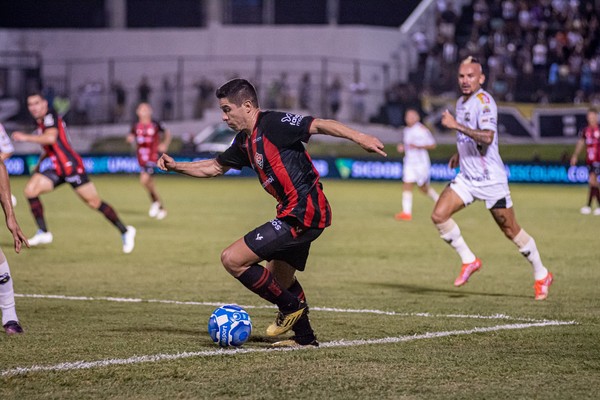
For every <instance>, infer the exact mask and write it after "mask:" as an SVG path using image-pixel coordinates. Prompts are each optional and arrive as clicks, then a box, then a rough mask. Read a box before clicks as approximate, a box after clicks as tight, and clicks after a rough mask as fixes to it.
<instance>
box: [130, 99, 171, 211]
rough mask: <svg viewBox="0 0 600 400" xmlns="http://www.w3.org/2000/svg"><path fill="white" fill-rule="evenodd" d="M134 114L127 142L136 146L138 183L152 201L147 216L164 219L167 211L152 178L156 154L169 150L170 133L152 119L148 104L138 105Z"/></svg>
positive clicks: (156, 159)
mask: <svg viewBox="0 0 600 400" xmlns="http://www.w3.org/2000/svg"><path fill="white" fill-rule="evenodd" d="M135 112H136V114H137V117H138V121H137V122H136V123H135V124H133V125H132V126H131V130H130V131H129V135H127V141H128V142H129V143H135V144H136V154H137V159H138V164H139V165H140V169H141V171H140V183H141V184H142V186H143V187H144V188H145V189H146V191H147V192H148V194H149V195H150V199H151V201H152V204H151V205H150V210H149V211H148V215H149V216H150V217H152V218H156V219H164V218H165V217H166V216H167V210H166V209H165V208H164V206H163V202H162V201H161V199H160V197H159V196H158V192H157V190H156V186H155V184H154V178H153V177H152V176H153V175H154V168H155V167H156V162H157V161H158V153H164V152H166V151H167V149H168V148H169V144H170V143H171V133H170V132H169V130H168V129H166V128H165V127H164V126H163V125H162V124H161V123H160V122H158V121H155V120H153V119H152V107H151V106H150V104H148V103H140V104H139V105H138V106H137V109H136V111H135Z"/></svg>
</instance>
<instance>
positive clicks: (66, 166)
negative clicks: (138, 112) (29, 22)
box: [12, 93, 136, 253]
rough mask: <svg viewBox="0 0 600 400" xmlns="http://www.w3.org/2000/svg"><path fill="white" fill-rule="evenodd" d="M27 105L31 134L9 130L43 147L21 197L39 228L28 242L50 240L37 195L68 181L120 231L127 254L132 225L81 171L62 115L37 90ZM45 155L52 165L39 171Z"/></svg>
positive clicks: (15, 136) (132, 242)
mask: <svg viewBox="0 0 600 400" xmlns="http://www.w3.org/2000/svg"><path fill="white" fill-rule="evenodd" d="M27 108H28V109H29V112H30V113H31V115H32V116H33V118H34V119H35V120H36V122H37V130H36V132H35V133H34V134H27V133H24V132H13V134H12V137H13V139H14V140H15V141H17V142H31V143H37V144H39V145H41V146H42V148H43V149H44V152H43V154H42V156H41V157H40V160H39V163H38V165H37V167H36V169H35V173H34V174H33V175H32V176H31V178H30V179H29V181H28V182H27V184H26V185H25V197H26V198H27V200H29V205H30V207H31V212H32V214H33V216H34V218H35V221H36V223H37V226H38V228H39V229H38V232H37V233H36V234H35V235H34V236H33V237H32V238H31V239H29V244H30V245H31V246H37V245H40V244H49V243H52V240H53V237H52V233H51V232H49V231H48V229H47V227H46V220H45V218H44V208H43V206H42V202H41V201H40V198H39V196H40V195H41V194H44V193H48V192H51V191H53V190H54V189H55V188H56V187H58V186H60V185H62V184H63V183H68V184H70V185H71V187H73V189H74V190H75V193H77V195H78V196H79V197H80V198H81V199H82V200H83V201H84V202H85V203H86V204H87V205H88V206H90V207H91V208H93V209H95V210H98V211H100V212H101V213H102V214H103V215H104V216H105V217H106V219H108V220H109V221H110V222H111V223H112V224H114V225H115V226H116V227H117V229H118V230H119V231H120V232H121V239H122V241H123V252H124V253H131V252H132V251H133V247H134V245H135V233H136V231H135V228H134V227H132V226H125V225H124V224H123V223H122V222H121V220H120V219H119V217H118V216H117V213H116V212H115V210H114V209H113V208H112V207H111V206H110V205H109V204H107V203H105V202H104V201H102V199H101V198H100V196H99V195H98V192H97V191H96V186H95V185H94V184H93V183H92V182H90V180H89V178H88V176H87V174H86V172H85V168H84V165H83V161H82V160H81V157H80V156H79V154H77V152H75V150H73V147H72V146H71V143H70V142H69V138H68V137H67V126H66V124H65V123H64V121H63V120H62V118H61V117H60V116H59V115H58V114H56V113H55V112H53V111H51V110H50V109H49V108H48V102H47V101H46V100H45V99H44V97H43V96H42V95H41V94H40V93H34V94H31V95H29V96H27ZM48 157H49V158H50V160H51V161H52V166H53V167H52V168H49V169H47V170H45V171H41V172H40V170H39V167H40V164H41V162H42V161H43V160H44V159H45V158H48Z"/></svg>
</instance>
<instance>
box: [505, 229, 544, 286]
mask: <svg viewBox="0 0 600 400" xmlns="http://www.w3.org/2000/svg"><path fill="white" fill-rule="evenodd" d="M513 242H514V243H515V244H516V245H517V246H518V247H519V252H520V253H521V254H523V255H524V256H525V257H526V258H527V260H529V262H530V263H531V266H532V267H533V277H534V279H535V280H536V281H537V280H540V279H544V278H545V277H546V276H548V270H547V269H546V267H544V264H542V258H541V257H540V252H539V251H538V249H537V246H536V244H535V240H533V238H532V237H531V236H529V234H528V233H527V232H525V230H523V229H521V230H520V231H519V233H517V236H515V238H514V239H513Z"/></svg>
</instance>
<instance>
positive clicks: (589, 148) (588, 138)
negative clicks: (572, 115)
mask: <svg viewBox="0 0 600 400" xmlns="http://www.w3.org/2000/svg"><path fill="white" fill-rule="evenodd" d="M579 137H580V138H581V139H583V140H584V141H585V148H586V152H585V154H586V155H585V161H586V163H587V164H592V163H597V162H600V127H599V126H598V125H596V126H589V125H588V126H586V127H585V128H583V129H582V130H581V132H580V134H579Z"/></svg>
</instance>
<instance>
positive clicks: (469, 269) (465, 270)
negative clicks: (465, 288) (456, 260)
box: [454, 258, 481, 287]
mask: <svg viewBox="0 0 600 400" xmlns="http://www.w3.org/2000/svg"><path fill="white" fill-rule="evenodd" d="M480 269H481V260H480V259H479V258H476V259H475V261H473V262H472V263H469V264H463V265H462V269H461V270H460V275H459V276H458V278H456V280H455V281H454V286H456V287H458V286H462V285H464V284H465V283H467V281H468V280H469V278H470V277H471V275H472V274H473V273H474V272H477V271H479V270H480Z"/></svg>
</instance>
